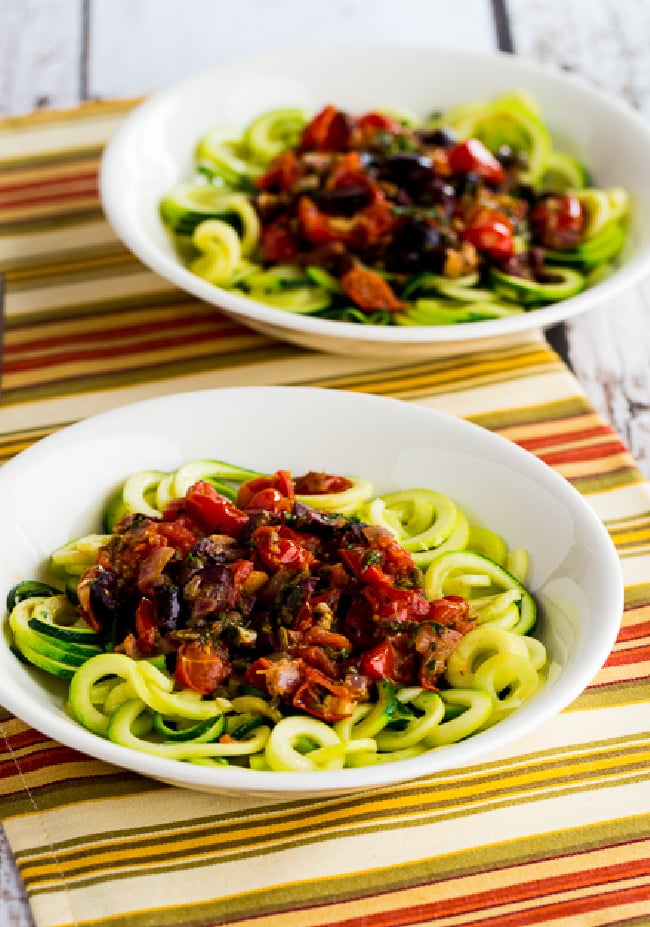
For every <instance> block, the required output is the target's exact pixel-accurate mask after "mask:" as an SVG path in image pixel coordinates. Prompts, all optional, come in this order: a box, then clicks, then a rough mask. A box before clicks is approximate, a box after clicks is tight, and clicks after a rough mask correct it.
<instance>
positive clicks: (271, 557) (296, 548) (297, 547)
mask: <svg viewBox="0 0 650 927" xmlns="http://www.w3.org/2000/svg"><path fill="white" fill-rule="evenodd" d="M251 541H252V543H253V545H254V547H255V550H256V551H257V554H258V556H259V558H260V560H261V561H262V562H263V563H264V564H265V565H266V566H268V567H269V568H270V569H272V570H299V571H303V570H307V569H308V568H309V567H310V566H311V564H312V563H314V562H315V560H316V557H315V556H314V554H313V553H312V552H311V551H310V550H309V549H308V548H307V547H305V546H303V544H304V539H303V537H302V536H301V535H299V534H298V533H297V532H296V531H292V530H291V529H290V528H287V527H286V525H278V526H273V525H261V526H260V527H259V528H256V529H255V531H253V534H252V535H251Z"/></svg>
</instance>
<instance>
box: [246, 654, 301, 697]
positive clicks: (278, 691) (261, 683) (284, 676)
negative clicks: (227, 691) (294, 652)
mask: <svg viewBox="0 0 650 927" xmlns="http://www.w3.org/2000/svg"><path fill="white" fill-rule="evenodd" d="M302 672H303V664H302V661H301V660H299V659H294V658H293V657H289V656H287V655H286V654H274V656H273V659H271V658H269V657H259V659H257V660H255V662H254V663H253V664H251V666H249V667H248V669H247V670H246V673H245V674H244V679H245V681H246V682H247V683H249V685H251V686H254V687H255V688H256V689H259V690H260V691H261V692H266V693H267V694H268V695H271V696H273V697H277V698H284V699H291V698H292V697H293V696H294V695H295V693H296V692H297V690H298V688H299V686H300V684H301V682H302Z"/></svg>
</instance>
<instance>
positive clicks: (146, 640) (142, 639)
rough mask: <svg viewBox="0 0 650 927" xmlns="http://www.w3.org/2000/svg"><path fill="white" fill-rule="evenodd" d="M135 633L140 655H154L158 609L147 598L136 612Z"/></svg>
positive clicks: (143, 597) (139, 604)
mask: <svg viewBox="0 0 650 927" xmlns="http://www.w3.org/2000/svg"><path fill="white" fill-rule="evenodd" d="M135 633H136V636H137V645H138V650H139V651H140V653H141V654H149V653H153V649H154V645H155V643H156V608H155V606H154V604H153V602H152V601H151V599H148V598H147V597H146V596H142V598H141V599H140V601H139V602H138V607H137V609H136V612H135Z"/></svg>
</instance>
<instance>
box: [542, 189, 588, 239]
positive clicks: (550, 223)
mask: <svg viewBox="0 0 650 927" xmlns="http://www.w3.org/2000/svg"><path fill="white" fill-rule="evenodd" d="M530 224H531V228H532V230H533V238H534V239H535V241H537V242H538V243H539V244H541V245H543V246H544V247H545V248H550V249H551V250H552V251H568V250H571V249H572V248H576V247H577V246H578V245H579V244H580V242H581V241H582V237H583V234H584V226H585V212H584V209H583V207H582V203H581V202H580V200H579V199H578V197H577V196H575V195H574V194H573V193H561V194H558V195H551V196H545V197H544V198H543V199H541V200H539V202H537V203H536V204H535V206H534V207H533V209H532V210H531V213H530Z"/></svg>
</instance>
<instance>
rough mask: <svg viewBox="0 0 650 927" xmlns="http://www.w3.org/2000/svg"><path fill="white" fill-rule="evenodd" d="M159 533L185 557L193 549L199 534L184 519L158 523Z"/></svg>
mask: <svg viewBox="0 0 650 927" xmlns="http://www.w3.org/2000/svg"><path fill="white" fill-rule="evenodd" d="M158 534H160V535H162V536H163V537H164V538H166V539H167V541H168V542H169V546H170V547H173V548H175V549H176V550H177V551H178V553H179V554H180V555H181V557H184V556H185V555H186V554H188V553H189V552H190V551H191V550H192V548H193V547H194V545H195V544H196V541H197V536H198V535H197V534H196V532H194V531H192V529H191V528H189V527H188V525H187V523H186V522H183V521H169V522H166V521H163V522H161V523H160V524H159V525H158Z"/></svg>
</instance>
